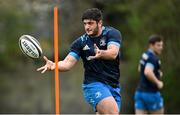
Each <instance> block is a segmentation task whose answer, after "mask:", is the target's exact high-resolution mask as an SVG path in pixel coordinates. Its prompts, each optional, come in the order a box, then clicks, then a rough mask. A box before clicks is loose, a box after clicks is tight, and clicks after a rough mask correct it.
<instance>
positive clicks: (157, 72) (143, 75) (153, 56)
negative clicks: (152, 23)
mask: <svg viewBox="0 0 180 115" xmlns="http://www.w3.org/2000/svg"><path fill="white" fill-rule="evenodd" d="M162 39H163V38H162V36H160V35H152V36H150V37H149V49H148V50H147V51H146V52H145V53H143V54H142V57H141V60H140V64H139V67H138V70H139V72H140V82H139V85H138V87H137V90H136V92H135V113H136V114H163V113H164V104H163V98H162V96H161V94H160V89H162V88H163V82H162V81H161V80H160V79H161V77H162V71H161V61H160V59H159V57H158V55H160V54H161V52H162V50H163V41H162Z"/></svg>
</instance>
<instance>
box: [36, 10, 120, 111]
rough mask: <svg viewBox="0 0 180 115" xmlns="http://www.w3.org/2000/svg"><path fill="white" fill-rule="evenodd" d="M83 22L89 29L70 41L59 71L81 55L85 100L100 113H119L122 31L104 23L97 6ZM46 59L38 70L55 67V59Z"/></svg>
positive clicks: (87, 14) (69, 66)
mask: <svg viewBox="0 0 180 115" xmlns="http://www.w3.org/2000/svg"><path fill="white" fill-rule="evenodd" d="M82 22H83V23H84V29H85V32H86V33H85V34H84V35H82V36H80V37H79V38H77V39H76V40H75V41H74V42H73V43H72V44H71V47H70V52H69V54H68V55H67V57H66V58H65V59H64V60H63V61H59V62H58V68H59V71H68V70H70V69H71V68H72V67H73V66H74V65H75V64H76V63H77V61H78V60H79V58H80V57H81V58H82V61H83V64H84V82H83V84H82V89H83V93H84V97H85V99H86V101H87V102H88V103H89V104H90V105H91V106H92V107H93V109H94V111H95V112H97V113H100V114H119V112H120V106H121V96H120V85H119V78H120V69H119V57H120V46H121V33H120V32H119V31H118V30H117V29H115V28H113V27H107V26H106V27H105V26H103V25H102V24H103V22H102V13H101V11H100V10H99V9H97V8H91V9H87V10H86V11H85V12H84V13H83V15H82ZM44 59H45V61H46V64H45V65H44V66H42V67H40V68H38V69H37V71H42V73H44V72H45V71H46V70H54V69H55V64H54V62H52V61H50V60H48V59H47V58H46V57H44Z"/></svg>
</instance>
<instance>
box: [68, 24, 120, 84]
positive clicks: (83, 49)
mask: <svg viewBox="0 0 180 115" xmlns="http://www.w3.org/2000/svg"><path fill="white" fill-rule="evenodd" d="M94 44H96V45H97V47H98V48H99V49H101V50H107V46H108V45H110V44H114V45H116V46H118V47H120V46H121V33H120V32H119V31H118V30H116V29H114V28H112V27H104V26H103V31H102V34H101V35H100V36H99V37H95V38H91V37H90V36H88V35H87V34H84V35H82V36H81V37H79V38H78V39H76V40H75V41H74V42H73V43H72V44H71V48H70V53H69V55H72V56H74V57H75V58H76V59H77V60H78V59H79V58H80V57H81V58H82V60H83V64H84V69H85V71H84V77H85V79H84V84H89V83H92V82H98V81H99V82H103V83H105V84H108V85H111V86H113V87H118V86H119V78H120V69H119V60H120V53H119V54H118V56H117V57H116V59H114V60H105V59H93V60H89V59H88V57H89V56H94V55H95V48H94Z"/></svg>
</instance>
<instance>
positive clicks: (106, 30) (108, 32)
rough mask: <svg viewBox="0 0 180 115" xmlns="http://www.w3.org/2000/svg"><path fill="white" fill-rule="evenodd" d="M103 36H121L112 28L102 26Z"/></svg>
mask: <svg viewBox="0 0 180 115" xmlns="http://www.w3.org/2000/svg"><path fill="white" fill-rule="evenodd" d="M103 35H107V36H108V35H110V36H111V35H118V36H121V32H120V31H119V30H118V29H116V28H114V27H111V26H103Z"/></svg>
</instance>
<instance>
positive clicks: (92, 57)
mask: <svg viewBox="0 0 180 115" xmlns="http://www.w3.org/2000/svg"><path fill="white" fill-rule="evenodd" d="M95 58H96V56H89V57H87V60H93V59H95Z"/></svg>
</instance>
